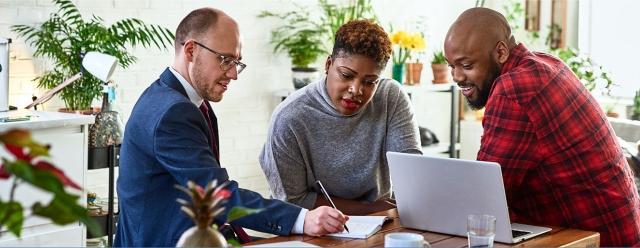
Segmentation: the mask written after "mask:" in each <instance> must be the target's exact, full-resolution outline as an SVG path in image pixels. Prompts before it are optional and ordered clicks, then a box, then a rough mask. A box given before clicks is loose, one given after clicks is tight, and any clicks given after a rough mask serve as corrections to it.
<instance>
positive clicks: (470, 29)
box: [445, 8, 515, 49]
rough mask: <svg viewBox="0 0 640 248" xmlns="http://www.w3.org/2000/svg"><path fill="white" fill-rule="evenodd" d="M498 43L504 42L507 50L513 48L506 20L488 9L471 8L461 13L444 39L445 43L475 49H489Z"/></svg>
mask: <svg viewBox="0 0 640 248" xmlns="http://www.w3.org/2000/svg"><path fill="white" fill-rule="evenodd" d="M499 41H504V42H505V44H507V46H508V47H509V48H512V47H513V46H515V39H514V38H513V36H512V35H511V28H510V27H509V23H508V22H507V19H505V18H504V16H503V15H502V14H500V13H499V12H497V11H495V10H492V9H488V8H471V9H468V10H466V11H464V12H462V14H460V16H459V17H458V19H456V21H455V22H454V23H453V24H452V25H451V28H449V32H447V36H446V38H445V43H449V42H452V43H456V44H465V46H468V45H473V46H474V48H475V49H490V48H493V47H494V46H495V45H496V44H497V43H498V42H499Z"/></svg>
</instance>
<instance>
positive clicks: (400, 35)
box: [390, 31, 409, 45]
mask: <svg viewBox="0 0 640 248" xmlns="http://www.w3.org/2000/svg"><path fill="white" fill-rule="evenodd" d="M407 36H409V34H407V32H405V31H397V32H395V33H392V34H391V37H390V39H391V44H394V45H395V44H400V42H402V41H404V40H406V39H407Z"/></svg>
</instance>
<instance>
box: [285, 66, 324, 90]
mask: <svg viewBox="0 0 640 248" xmlns="http://www.w3.org/2000/svg"><path fill="white" fill-rule="evenodd" d="M291 71H292V72H293V87H294V88H295V89H296V90H297V89H301V88H302V87H304V86H307V84H310V83H311V82H313V81H314V80H316V78H318V69H316V68H298V67H294V68H291Z"/></svg>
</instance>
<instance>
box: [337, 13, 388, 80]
mask: <svg viewBox="0 0 640 248" xmlns="http://www.w3.org/2000/svg"><path fill="white" fill-rule="evenodd" d="M354 54H360V55H364V56H366V57H368V58H371V59H373V60H374V61H375V62H376V65H377V66H378V69H380V70H382V69H384V67H385V66H386V65H387V62H388V61H389V57H390V56H391V41H390V40H389V35H387V32H385V31H384V29H382V27H380V26H379V25H378V24H376V23H374V22H372V21H369V20H354V21H350V22H347V23H345V24H344V25H342V26H341V27H340V29H338V32H336V40H335V43H334V45H333V51H332V52H331V57H332V58H336V57H341V56H348V55H354Z"/></svg>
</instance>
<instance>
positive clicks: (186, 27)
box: [174, 8, 237, 52]
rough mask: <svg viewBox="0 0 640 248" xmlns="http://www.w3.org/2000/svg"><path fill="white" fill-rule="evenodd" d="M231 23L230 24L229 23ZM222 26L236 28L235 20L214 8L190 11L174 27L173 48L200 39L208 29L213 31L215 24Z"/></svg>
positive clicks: (177, 49) (177, 48) (178, 47)
mask: <svg viewBox="0 0 640 248" xmlns="http://www.w3.org/2000/svg"><path fill="white" fill-rule="evenodd" d="M229 24H231V25H229ZM218 25H219V26H223V27H224V28H225V29H231V28H234V27H235V29H236V30H237V24H236V23H235V21H234V20H233V19H232V18H231V17H230V16H228V15H227V14H225V13H224V12H222V11H220V10H218V9H214V8H200V9H196V10H194V11H191V13H189V14H188V15H187V16H186V17H185V18H184V19H182V21H181V22H180V24H178V28H177V29H176V38H175V44H174V45H175V49H176V52H178V51H179V50H180V48H181V47H182V43H183V42H185V41H187V40H189V39H195V40H199V41H202V40H203V37H205V36H206V34H207V33H209V32H210V31H212V30H213V31H215V30H214V29H215V28H216V27H217V26H218Z"/></svg>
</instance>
